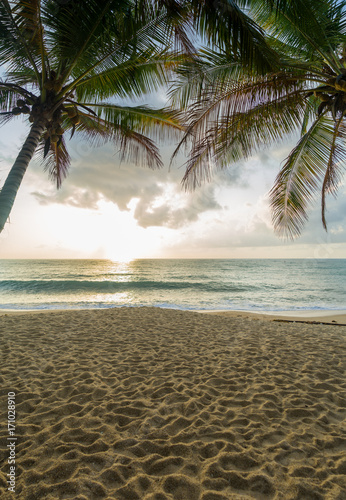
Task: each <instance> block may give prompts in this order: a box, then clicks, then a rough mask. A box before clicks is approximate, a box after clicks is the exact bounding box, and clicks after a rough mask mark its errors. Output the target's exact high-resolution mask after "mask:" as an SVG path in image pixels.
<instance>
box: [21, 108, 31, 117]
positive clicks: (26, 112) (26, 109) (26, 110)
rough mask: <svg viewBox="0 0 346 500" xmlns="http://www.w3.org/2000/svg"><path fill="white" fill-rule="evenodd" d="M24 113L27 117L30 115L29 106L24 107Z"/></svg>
mask: <svg viewBox="0 0 346 500" xmlns="http://www.w3.org/2000/svg"><path fill="white" fill-rule="evenodd" d="M22 113H24V114H25V115H28V114H29V113H30V108H29V106H23V107H22Z"/></svg>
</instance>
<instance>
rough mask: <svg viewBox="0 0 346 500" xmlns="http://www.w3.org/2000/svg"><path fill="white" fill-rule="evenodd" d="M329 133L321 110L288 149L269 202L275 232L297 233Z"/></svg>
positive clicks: (321, 171) (317, 185) (317, 183)
mask: <svg viewBox="0 0 346 500" xmlns="http://www.w3.org/2000/svg"><path fill="white" fill-rule="evenodd" d="M333 135H334V123H333V121H332V119H331V118H329V117H327V116H325V114H322V115H321V116H320V117H318V118H317V119H316V120H315V121H314V123H313V124H312V126H311V127H310V129H309V130H308V131H307V132H306V134H304V136H303V137H302V138H301V139H300V141H299V142H298V144H297V146H296V147H295V148H294V149H293V150H292V152H291V153H290V155H289V156H288V158H287V160H286V162H285V164H284V166H283V167H282V169H281V171H280V173H279V175H278V176H277V178H276V181H275V184H274V186H273V188H272V190H271V192H270V203H271V208H272V211H273V223H274V229H275V230H276V231H277V232H278V233H279V234H281V235H284V236H289V237H290V238H294V237H296V236H298V235H299V234H300V232H301V229H302V227H303V226H304V224H305V222H306V220H307V217H308V216H307V208H308V206H309V205H311V202H312V200H313V197H314V195H315V193H316V192H317V191H318V190H319V189H321V186H322V182H323V178H324V175H325V170H326V167H327V165H328V162H329V161H330V145H331V143H332V140H333ZM335 153H336V151H335ZM338 153H340V151H338Z"/></svg>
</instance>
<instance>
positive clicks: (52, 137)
mask: <svg viewBox="0 0 346 500" xmlns="http://www.w3.org/2000/svg"><path fill="white" fill-rule="evenodd" d="M58 140H59V136H58V135H56V134H52V135H51V136H50V142H58Z"/></svg>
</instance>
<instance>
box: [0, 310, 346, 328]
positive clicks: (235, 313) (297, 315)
mask: <svg viewBox="0 0 346 500" xmlns="http://www.w3.org/2000/svg"><path fill="white" fill-rule="evenodd" d="M148 307H150V308H154V309H161V310H164V311H181V312H193V313H199V314H208V315H214V316H224V317H228V318H236V317H239V318H240V317H242V318H249V319H251V318H252V319H260V320H267V321H278V320H283V321H292V322H293V321H297V322H298V321H300V322H317V323H330V324H346V309H345V310H344V309H335V310H332V309H322V310H321V309H319V310H315V309H306V310H299V311H258V312H257V311H256V312H254V311H244V310H237V309H234V310H229V309H216V310H214V309H206V310H198V309H178V308H168V307H157V306H119V307H105V308H98V307H93V308H75V309H64V308H62V309H0V317H1V316H4V315H22V314H32V313H34V314H41V313H43V314H50V313H62V312H63V313H69V312H74V311H108V310H117V309H143V308H148Z"/></svg>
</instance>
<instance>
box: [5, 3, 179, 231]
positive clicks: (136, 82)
mask: <svg viewBox="0 0 346 500" xmlns="http://www.w3.org/2000/svg"><path fill="white" fill-rule="evenodd" d="M153 14H154V12H153V11H152V12H150V11H149V9H147V10H146V12H145V13H142V15H139V14H138V12H136V11H135V8H134V4H133V3H131V2H127V1H125V2H124V1H121V2H119V1H114V0H111V1H105V2H98V1H97V0H88V1H86V2H78V1H75V0H70V1H65V2H55V1H42V2H41V1H40V0H31V1H15V2H9V1H7V0H1V2H0V40H1V48H0V61H1V63H2V65H3V66H4V67H5V69H6V75H5V78H4V79H3V80H2V81H1V82H0V106H1V108H2V113H1V119H2V121H3V122H4V123H6V122H8V121H9V120H11V119H13V118H15V117H17V116H19V115H22V114H24V115H26V116H27V117H28V121H29V122H30V123H31V126H30V132H29V134H28V136H27V139H26V141H25V142H24V144H23V147H22V149H21V151H20V152H19V154H18V157H17V159H16V161H15V163H14V165H13V167H12V169H11V170H10V172H9V174H8V177H7V179H6V181H5V183H4V185H3V187H2V190H1V193H0V230H2V229H3V227H4V225H5V222H6V220H7V218H8V216H9V214H10V211H11V209H12V206H13V203H14V200H15V197H16V194H17V191H18V188H19V186H20V184H21V182H22V179H23V176H24V174H25V172H26V169H27V167H28V164H29V162H30V160H31V158H32V157H33V155H34V153H35V151H38V152H41V154H42V155H43V157H44V164H45V168H46V169H48V170H49V174H50V176H51V177H52V178H54V179H55V181H56V183H57V186H58V187H59V186H60V185H61V182H62V180H63V178H64V177H65V176H66V174H67V170H68V167H69V165H70V157H69V154H68V151H67V147H66V136H67V134H68V132H70V138H72V136H73V135H74V133H75V132H76V134H81V135H84V136H86V137H87V138H88V139H90V140H92V141H96V142H100V141H101V142H102V141H109V140H111V141H114V142H116V143H117V144H119V146H120V149H121V151H122V153H123V155H126V156H127V157H131V158H133V159H134V160H137V159H139V158H140V159H141V162H142V163H143V164H146V165H148V166H149V167H157V166H161V164H162V162H161V159H160V155H159V152H158V149H157V146H156V145H155V144H154V142H153V140H152V139H150V138H149V137H147V136H146V134H147V133H153V132H155V133H156V135H157V134H160V133H164V135H165V136H167V135H168V134H169V133H170V131H176V130H180V129H181V126H180V125H179V124H178V121H177V119H176V116H175V113H173V112H171V111H168V110H166V109H161V110H160V109H158V110H152V109H150V108H148V107H145V106H133V107H129V106H120V105H118V104H116V103H115V102H112V101H109V102H105V100H107V99H110V98H112V97H117V98H124V97H127V98H133V97H138V96H140V95H142V93H145V92H148V91H152V90H154V89H156V88H158V86H159V85H162V84H163V83H164V82H165V81H166V69H167V67H169V66H170V65H172V64H174V57H173V55H171V54H169V53H168V52H167V49H166V48H165V45H167V44H166V41H167V34H168V28H167V23H165V19H164V17H165V16H161V17H160V16H156V17H154V15H153ZM175 59H177V58H176V57H175Z"/></svg>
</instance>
